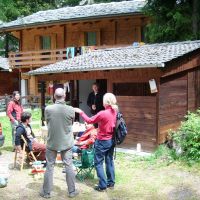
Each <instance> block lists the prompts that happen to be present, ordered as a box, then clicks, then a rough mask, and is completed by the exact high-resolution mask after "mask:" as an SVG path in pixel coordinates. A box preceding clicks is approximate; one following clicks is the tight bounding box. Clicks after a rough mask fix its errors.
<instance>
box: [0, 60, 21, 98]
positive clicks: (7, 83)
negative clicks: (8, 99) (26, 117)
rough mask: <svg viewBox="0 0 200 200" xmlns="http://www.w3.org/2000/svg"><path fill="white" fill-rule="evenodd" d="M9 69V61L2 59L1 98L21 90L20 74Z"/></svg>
mask: <svg viewBox="0 0 200 200" xmlns="http://www.w3.org/2000/svg"><path fill="white" fill-rule="evenodd" d="M9 67H10V66H9V61H8V59H7V58H3V57H0V96H4V95H5V94H9V95H10V94H12V93H13V91H15V90H19V72H18V70H16V69H15V70H13V71H11V70H10V69H9Z"/></svg>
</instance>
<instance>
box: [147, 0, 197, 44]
mask: <svg viewBox="0 0 200 200" xmlns="http://www.w3.org/2000/svg"><path fill="white" fill-rule="evenodd" d="M193 3H194V0H178V1H177V0H168V1H166V0H148V1H147V4H146V6H145V7H144V13H145V14H146V15H148V16H150V17H151V23H150V24H149V25H147V27H146V33H145V38H146V40H147V42H150V43H154V42H168V41H183V40H191V39H199V38H200V26H199V24H196V26H197V27H198V33H195V34H194V31H193V22H194V21H193V19H194V17H197V18H198V19H199V17H200V14H199V13H197V16H195V15H194V12H193V7H194V5H193ZM196 6H198V10H200V5H199V4H198V2H197V5H196Z"/></svg>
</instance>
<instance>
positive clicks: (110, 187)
mask: <svg viewBox="0 0 200 200" xmlns="http://www.w3.org/2000/svg"><path fill="white" fill-rule="evenodd" d="M114 187H115V185H110V184H108V185H107V188H109V189H110V190H114Z"/></svg>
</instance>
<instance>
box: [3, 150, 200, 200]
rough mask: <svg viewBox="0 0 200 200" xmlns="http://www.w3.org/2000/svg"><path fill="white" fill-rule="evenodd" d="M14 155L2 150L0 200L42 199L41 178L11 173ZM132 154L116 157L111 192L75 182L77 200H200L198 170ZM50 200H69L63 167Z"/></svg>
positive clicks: (56, 175)
mask: <svg viewBox="0 0 200 200" xmlns="http://www.w3.org/2000/svg"><path fill="white" fill-rule="evenodd" d="M13 157H14V153H12V152H8V151H4V152H3V154H2V155H1V156H0V167H1V163H4V164H5V163H6V164H9V167H10V170H9V173H10V176H9V182H8V186H7V187H5V188H0V200H37V199H38V200H42V199H43V198H40V197H39V195H38V193H39V191H40V188H41V186H42V182H43V178H41V179H34V178H33V177H32V176H30V175H29V171H30V169H24V170H23V171H22V172H20V171H19V170H16V169H15V170H13V169H12V166H13ZM132 158H133V155H124V156H117V160H116V161H115V166H116V182H117V184H116V187H115V189H114V190H108V191H107V192H103V193H99V192H96V191H94V190H93V186H94V184H95V183H96V182H97V179H95V180H87V181H86V182H83V183H82V182H77V186H78V188H79V190H80V195H79V196H78V197H76V198H75V199H79V200H90V199H91V200H93V199H94V200H143V199H144V200H199V199H200V190H199V188H200V173H199V171H200V170H199V169H198V168H197V169H190V168H185V167H183V166H181V165H180V166H179V165H177V164H171V165H169V166H166V165H165V166H161V167H159V166H158V165H154V164H151V163H149V162H148V163H147V161H145V162H136V161H133V159H132ZM51 199H52V200H64V199H68V197H67V190H66V183H65V176H64V174H63V173H62V166H56V167H55V173H54V189H53V193H52V198H51Z"/></svg>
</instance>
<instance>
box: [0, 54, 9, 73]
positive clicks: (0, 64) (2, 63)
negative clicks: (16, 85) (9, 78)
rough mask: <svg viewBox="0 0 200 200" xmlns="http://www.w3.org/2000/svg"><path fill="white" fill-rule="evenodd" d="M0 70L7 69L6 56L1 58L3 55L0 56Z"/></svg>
mask: <svg viewBox="0 0 200 200" xmlns="http://www.w3.org/2000/svg"><path fill="white" fill-rule="evenodd" d="M0 70H3V71H9V61H8V58H3V57H1V56H0Z"/></svg>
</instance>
